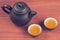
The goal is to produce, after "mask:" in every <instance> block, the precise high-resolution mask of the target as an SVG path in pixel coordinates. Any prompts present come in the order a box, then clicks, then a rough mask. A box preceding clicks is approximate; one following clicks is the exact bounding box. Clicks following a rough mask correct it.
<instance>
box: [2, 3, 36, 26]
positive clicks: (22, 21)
mask: <svg viewBox="0 0 60 40" xmlns="http://www.w3.org/2000/svg"><path fill="white" fill-rule="evenodd" d="M2 9H3V11H4V12H6V13H7V14H9V16H10V19H11V20H12V22H13V23H15V24H17V25H20V26H24V25H26V24H27V23H28V22H29V21H30V20H31V18H32V17H33V16H34V15H36V13H37V12H35V11H32V10H31V9H30V8H29V7H28V5H27V4H26V3H25V2H16V3H15V4H14V6H13V7H11V6H10V5H8V4H5V5H3V6H2ZM7 9H8V10H7Z"/></svg>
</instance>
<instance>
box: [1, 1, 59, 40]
mask: <svg viewBox="0 0 60 40" xmlns="http://www.w3.org/2000/svg"><path fill="white" fill-rule="evenodd" d="M19 1H24V2H26V3H27V4H28V6H29V7H30V8H31V9H32V10H34V11H36V12H37V15H35V16H34V17H33V18H32V19H31V21H30V22H29V23H28V24H27V25H29V24H32V23H40V22H41V21H42V20H44V19H45V18H47V17H54V18H56V19H57V20H58V26H57V28H56V29H54V30H47V29H45V28H43V32H42V34H41V35H39V36H37V37H32V36H30V35H29V34H28V33H27V30H26V29H27V26H24V27H18V26H16V25H15V24H14V23H13V22H12V21H11V20H10V18H9V15H8V14H6V13H5V12H4V11H3V10H2V9H1V6H2V5H3V4H9V5H11V6H13V5H14V3H16V2H19ZM59 24H60V0H0V40H60V25H59Z"/></svg>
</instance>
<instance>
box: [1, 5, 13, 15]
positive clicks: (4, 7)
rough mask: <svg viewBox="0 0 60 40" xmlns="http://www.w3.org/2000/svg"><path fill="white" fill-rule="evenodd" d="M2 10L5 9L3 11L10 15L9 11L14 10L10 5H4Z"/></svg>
mask: <svg viewBox="0 0 60 40" xmlns="http://www.w3.org/2000/svg"><path fill="white" fill-rule="evenodd" d="M2 9H3V11H5V12H6V13H8V14H9V13H10V12H9V11H11V10H12V7H11V6H10V5H7V4H6V5H3V6H2ZM6 9H8V10H6Z"/></svg>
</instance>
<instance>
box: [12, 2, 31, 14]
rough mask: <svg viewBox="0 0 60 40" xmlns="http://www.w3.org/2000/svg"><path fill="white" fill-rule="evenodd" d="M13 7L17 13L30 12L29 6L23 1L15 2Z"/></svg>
mask: <svg viewBox="0 0 60 40" xmlns="http://www.w3.org/2000/svg"><path fill="white" fill-rule="evenodd" d="M13 8H14V10H15V11H16V12H18V14H25V13H28V12H30V8H29V7H28V6H27V4H26V3H24V2H17V3H15V4H14V7H13Z"/></svg>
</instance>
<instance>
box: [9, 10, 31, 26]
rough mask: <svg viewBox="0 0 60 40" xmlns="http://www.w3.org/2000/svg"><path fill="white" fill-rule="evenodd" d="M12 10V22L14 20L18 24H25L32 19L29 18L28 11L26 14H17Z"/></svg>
mask: <svg viewBox="0 0 60 40" xmlns="http://www.w3.org/2000/svg"><path fill="white" fill-rule="evenodd" d="M12 11H13V10H12ZM12 11H11V12H10V15H9V16H10V19H11V20H12V22H14V23H15V24H17V25H21V26H24V25H26V24H27V23H28V22H29V21H30V20H31V18H29V16H28V15H29V14H28V13H26V14H24V15H15V14H14V12H12Z"/></svg>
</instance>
